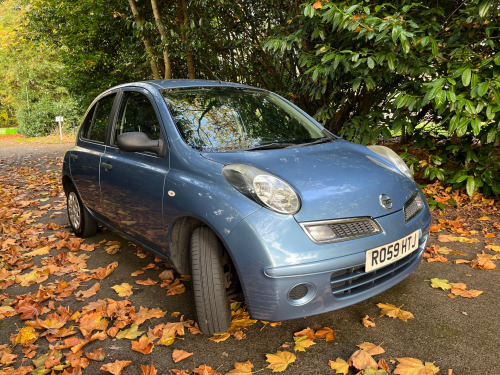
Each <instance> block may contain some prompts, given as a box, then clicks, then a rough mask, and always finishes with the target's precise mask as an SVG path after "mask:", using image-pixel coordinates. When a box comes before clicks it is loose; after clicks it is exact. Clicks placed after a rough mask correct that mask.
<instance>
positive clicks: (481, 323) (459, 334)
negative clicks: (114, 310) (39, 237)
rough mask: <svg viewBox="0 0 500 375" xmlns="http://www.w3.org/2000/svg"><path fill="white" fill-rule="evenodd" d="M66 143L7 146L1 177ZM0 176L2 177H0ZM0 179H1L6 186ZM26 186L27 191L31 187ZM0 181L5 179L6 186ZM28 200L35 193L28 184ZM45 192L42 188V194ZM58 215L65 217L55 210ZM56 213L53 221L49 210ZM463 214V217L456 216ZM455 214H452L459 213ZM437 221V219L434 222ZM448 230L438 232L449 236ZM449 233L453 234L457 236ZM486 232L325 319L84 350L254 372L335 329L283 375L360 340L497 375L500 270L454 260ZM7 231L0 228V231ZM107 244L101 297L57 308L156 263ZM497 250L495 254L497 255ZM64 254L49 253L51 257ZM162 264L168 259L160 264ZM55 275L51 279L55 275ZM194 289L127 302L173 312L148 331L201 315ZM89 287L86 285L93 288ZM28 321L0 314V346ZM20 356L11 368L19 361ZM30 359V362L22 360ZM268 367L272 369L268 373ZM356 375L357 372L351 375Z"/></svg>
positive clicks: (45, 161) (388, 356) (98, 257)
mask: <svg viewBox="0 0 500 375" xmlns="http://www.w3.org/2000/svg"><path fill="white" fill-rule="evenodd" d="M67 147H68V146H67V145H62V146H57V145H51V146H37V147H30V146H17V147H9V149H0V177H1V176H5V175H6V174H8V173H11V175H12V176H14V177H15V173H13V172H12V171H13V170H15V168H19V167H22V166H29V165H33V166H35V168H36V169H38V170H40V171H42V172H44V173H55V172H51V171H54V169H57V168H59V166H58V165H57V163H55V162H57V160H58V158H60V157H61V156H62V155H63V152H64V150H65V149H66V148H67ZM0 181H1V180H0ZM0 184H1V182H0ZM27 186H28V187H27ZM1 189H2V186H1V185H0V192H1ZM19 189H29V184H28V185H26V181H25V180H24V182H22V184H21V185H20V187H19ZM26 193H27V194H28V196H29V195H30V194H31V195H33V194H34V193H33V192H30V191H29V190H26ZM36 194H38V193H36ZM50 202H51V203H52V205H53V206H57V205H58V204H61V203H63V202H64V199H63V198H62V197H56V198H52V199H51V200H50ZM57 212H59V213H57ZM60 212H62V210H61V209H53V210H50V211H49V212H48V214H46V215H42V217H41V218H40V219H38V221H37V222H42V223H47V222H55V223H57V224H59V225H63V226H66V225H67V217H66V213H65V212H64V213H60ZM54 213H56V214H55V217H53V218H51V217H50V215H51V214H54ZM457 215H458V213H457ZM468 215H469V220H476V219H477V218H478V217H480V216H482V212H481V209H480V208H477V209H471V210H469V211H468ZM489 216H490V218H491V220H496V221H497V222H498V221H499V217H498V211H497V213H496V214H495V215H492V214H491V213H490V214H489ZM452 219H454V217H452ZM434 220H436V217H435V218H434ZM447 233H448V232H447V231H443V232H441V233H440V234H447ZM51 234H53V231H51V230H47V229H46V230H45V232H44V233H43V235H51ZM450 234H452V233H451V232H450ZM482 235H483V234H482V233H479V234H478V235H477V236H476V237H477V238H478V239H479V242H478V243H475V244H467V243H449V244H442V243H439V242H438V241H437V236H436V235H435V234H433V235H432V237H431V238H430V241H429V243H428V245H432V244H439V245H441V246H443V245H447V246H448V247H450V248H453V249H454V250H460V251H463V252H466V255H462V256H453V255H449V256H448V258H449V261H448V263H437V262H436V263H428V262H426V261H422V264H421V265H420V267H419V268H418V269H417V271H416V272H415V273H413V274H412V275H411V276H410V277H408V278H407V279H406V280H404V281H403V282H402V283H400V284H399V285H397V286H395V287H393V288H392V289H390V290H388V291H386V292H384V293H382V294H380V295H378V296H376V297H374V298H371V299H369V300H367V301H364V302H361V303H359V304H357V305H354V306H351V307H348V308H344V309H342V310H339V311H335V312H331V313H327V314H322V315H319V316H314V317H309V318H303V319H297V320H292V321H286V322H282V324H281V326H277V327H271V326H269V325H264V324H263V323H261V322H257V323H255V324H254V325H252V326H249V327H248V328H247V329H246V330H245V333H246V335H247V337H246V338H245V339H243V340H241V341H236V340H235V339H234V338H233V337H231V338H229V339H228V340H226V341H224V342H220V343H215V342H213V341H210V340H209V339H208V337H206V336H202V335H192V334H190V333H186V335H185V336H182V337H180V338H179V339H176V341H175V342H174V344H172V345H171V346H160V345H156V346H155V347H154V350H153V351H152V353H151V354H148V355H143V354H140V353H137V352H134V351H132V350H130V340H126V339H121V340H118V339H114V340H112V339H106V340H105V341H102V342H94V343H91V344H89V345H88V347H86V349H85V350H87V351H89V350H93V349H95V348H99V347H102V348H103V350H104V352H105V353H106V358H105V360H104V362H105V363H108V362H113V361H114V360H115V359H119V360H131V361H132V364H131V365H130V366H128V367H127V368H126V369H125V370H124V372H123V374H138V373H140V365H141V364H144V365H150V364H151V363H153V364H154V365H155V367H156V369H158V370H159V371H158V373H159V374H167V373H169V371H170V370H171V369H173V368H176V369H186V370H189V371H191V370H193V369H194V368H195V367H197V366H199V365H202V364H207V365H209V366H211V367H212V368H213V369H217V371H219V372H220V373H227V372H229V371H230V370H232V369H233V368H234V367H233V365H234V363H235V362H245V361H247V360H250V361H251V362H252V364H253V365H254V371H256V370H260V369H264V368H265V367H266V366H267V365H268V363H267V362H266V355H265V354H266V353H275V352H276V351H277V350H288V351H291V352H293V334H294V332H297V331H299V330H302V329H304V328H307V327H311V328H316V329H317V328H319V327H324V326H327V327H330V328H332V329H333V330H334V331H335V333H336V338H335V340H333V341H330V342H324V341H320V340H316V345H314V346H312V347H310V348H308V349H307V350H306V352H296V353H295V354H296V356H297V359H296V361H295V362H294V363H293V364H292V365H290V366H289V367H288V369H287V370H286V371H285V372H284V374H329V373H332V374H333V373H335V371H333V370H331V369H330V368H329V367H328V361H329V360H333V361H335V359H336V358H337V357H339V358H342V359H344V360H348V359H349V357H350V355H351V354H352V353H353V352H354V351H356V350H357V349H358V348H357V345H359V344H361V343H363V342H371V343H374V344H380V345H381V346H382V347H383V348H384V349H385V353H384V354H382V355H379V356H376V357H375V358H376V359H377V360H378V359H379V358H384V359H385V360H386V361H387V363H388V364H389V366H390V367H391V369H392V370H394V368H395V367H396V364H397V362H395V359H396V358H399V357H414V358H418V359H420V360H422V361H426V362H435V365H436V366H439V367H440V368H441V371H440V372H439V373H440V374H448V373H449V369H451V370H452V374H454V375H468V374H491V375H494V374H498V373H500V370H498V363H499V354H498V346H499V343H500V339H499V332H500V313H499V309H500V306H499V305H500V302H499V301H500V288H499V281H500V277H499V275H500V273H499V272H500V271H499V270H498V269H495V270H478V269H472V268H471V267H470V265H467V264H453V263H452V262H451V261H452V260H454V259H457V258H463V259H469V260H472V259H474V258H475V254H476V253H480V252H481V251H482V250H483V249H484V248H485V243H484V238H483V237H482ZM0 236H1V234H0ZM101 240H108V241H109V240H116V241H121V242H122V243H123V245H122V249H121V251H120V252H118V253H117V254H115V255H108V254H107V253H106V252H105V251H104V249H103V248H102V247H98V248H96V250H94V251H93V252H90V253H88V255H89V256H90V257H89V259H88V261H87V262H88V265H87V268H89V269H93V268H96V267H102V266H106V265H108V264H109V263H111V262H113V261H117V262H118V264H119V266H118V267H117V268H116V269H115V270H114V271H113V273H111V275H110V276H109V277H108V278H106V279H104V280H102V281H101V290H100V291H99V292H98V293H97V295H96V296H94V297H92V298H91V299H89V300H88V301H85V302H81V301H76V300H75V299H74V298H73V297H69V298H67V299H65V300H63V301H60V302H57V303H56V306H57V305H59V304H60V305H62V306H70V307H71V309H72V310H73V311H76V310H77V309H79V308H80V307H82V306H84V305H86V304H88V303H89V301H94V300H97V299H99V298H101V299H103V298H113V299H120V298H119V297H117V295H116V293H115V292H114V291H113V290H112V289H111V287H112V286H114V285H116V284H120V283H123V282H129V283H131V284H134V279H135V278H134V277H132V276H131V273H132V272H134V271H136V270H139V269H141V268H142V267H145V266H146V265H148V264H150V263H155V262H154V259H153V258H152V257H147V258H144V259H142V258H139V257H138V256H136V255H135V253H136V250H135V249H134V248H133V247H131V246H130V245H129V244H127V242H126V241H125V240H122V239H121V238H119V237H118V236H116V235H115V234H113V233H110V232H109V231H106V230H102V231H100V232H98V234H97V235H96V236H95V237H93V238H90V239H87V240H86V241H85V243H89V244H90V243H97V242H99V241H101ZM494 243H495V244H497V245H498V244H499V233H498V230H497V232H496V238H494ZM490 253H491V252H490ZM55 254H57V251H56V250H52V251H51V253H50V255H55ZM155 264H158V265H160V266H161V263H155ZM162 270H163V268H160V269H158V270H154V269H149V270H146V271H145V273H144V274H142V275H140V278H141V279H145V278H147V277H150V278H152V279H158V275H159V273H160V272H161V271H162ZM435 277H438V278H441V279H447V280H449V281H450V282H464V283H466V284H467V286H468V288H469V289H476V290H481V291H483V294H481V295H480V296H479V297H477V298H472V299H467V298H461V297H457V298H453V299H452V298H450V297H448V295H447V293H446V292H444V291H442V290H439V289H433V288H431V287H430V282H429V280H430V279H431V278H435ZM51 280H54V279H53V278H52V276H51V279H49V281H51ZM185 284H186V287H187V291H186V293H184V294H180V295H176V296H166V293H165V289H164V288H160V287H159V286H158V285H153V286H142V285H135V284H134V290H133V292H134V294H133V295H132V296H131V297H130V300H131V301H132V302H133V304H134V306H136V308H137V310H138V308H139V306H144V307H149V308H153V307H160V308H161V309H163V310H166V311H167V314H166V316H165V317H164V318H162V319H154V320H153V321H146V322H145V323H143V325H141V329H143V330H147V328H148V327H154V326H155V325H156V324H159V323H166V322H167V321H178V319H179V318H178V317H172V316H171V314H172V313H174V312H180V313H181V315H183V316H184V319H194V318H195V316H194V308H193V300H192V298H193V297H192V293H191V286H190V283H189V282H185ZM91 285H92V283H89V284H88V285H86V286H85V287H83V288H82V289H87V288H88V287H90V286H91ZM37 289H38V285H36V284H35V285H32V286H30V287H21V286H19V285H13V286H11V287H9V288H7V289H6V290H5V293H9V294H10V296H11V297H12V298H14V297H15V296H16V295H20V294H24V293H33V292H34V291H36V290H37ZM377 303H391V304H394V305H396V306H398V307H400V306H402V308H403V309H404V310H407V311H410V312H411V313H413V315H414V316H415V318H414V319H410V320H408V322H403V321H401V320H399V319H392V318H388V317H379V313H380V309H379V308H378V307H377V306H376V304H377ZM365 315H369V316H370V317H373V318H375V319H374V321H375V324H376V327H374V328H366V327H364V326H363V325H362V324H361V318H363V317H364V316H365ZM23 326H24V322H22V321H20V320H19V318H18V316H14V317H10V318H5V319H3V320H0V345H2V344H9V345H10V336H11V334H12V333H17V329H18V328H20V327H23ZM44 341H45V340H41V339H39V340H38V341H37V344H40V348H39V349H38V352H37V356H36V357H38V356H39V355H41V354H43V353H45V352H46V351H47V350H48V346H47V344H46V343H44ZM285 343H289V344H290V347H288V348H283V347H281V346H282V345H283V344H285ZM174 349H183V350H186V351H188V352H192V353H194V355H193V356H191V357H189V358H188V359H186V360H184V361H182V362H180V363H178V364H174V363H173V361H172V358H171V354H172V351H173V350H174ZM14 353H15V354H19V358H20V359H21V358H22V356H23V354H22V353H21V350H20V348H19V347H17V348H15V349H14ZM20 359H19V360H18V361H17V363H16V364H15V365H14V367H18V366H19V365H20V364H21V360H20ZM29 363H30V360H27V361H26V362H25V363H23V364H24V365H27V364H29ZM101 365H102V362H94V361H91V363H90V365H89V366H88V367H87V368H86V369H84V370H83V373H84V374H91V373H104V372H103V371H101V370H99V368H100V366H101ZM262 373H269V374H270V373H271V370H269V369H265V370H263V371H262ZM351 373H354V372H351Z"/></svg>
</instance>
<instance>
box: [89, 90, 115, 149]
mask: <svg viewBox="0 0 500 375" xmlns="http://www.w3.org/2000/svg"><path fill="white" fill-rule="evenodd" d="M115 97H116V94H110V95H107V96H105V97H104V98H102V99H101V100H99V101H98V102H97V103H96V104H94V106H93V108H92V109H91V110H90V111H89V113H88V114H87V117H86V118H85V121H84V123H83V127H82V138H85V139H88V140H91V141H95V142H100V143H104V142H106V136H107V132H108V123H109V116H110V114H111V109H112V108H113V102H114V100H115Z"/></svg>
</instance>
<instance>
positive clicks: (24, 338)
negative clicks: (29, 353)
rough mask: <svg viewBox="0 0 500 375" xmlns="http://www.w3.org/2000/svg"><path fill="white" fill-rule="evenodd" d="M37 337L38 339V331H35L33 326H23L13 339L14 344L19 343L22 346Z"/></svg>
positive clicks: (31, 342)
mask: <svg viewBox="0 0 500 375" xmlns="http://www.w3.org/2000/svg"><path fill="white" fill-rule="evenodd" d="M37 339H38V333H37V332H36V330H35V328H33V327H23V328H21V330H20V331H19V333H18V334H17V336H16V339H15V340H14V345H15V344H21V345H22V346H24V347H26V346H30V345H31V344H33V343H34V342H35V341H36V340H37Z"/></svg>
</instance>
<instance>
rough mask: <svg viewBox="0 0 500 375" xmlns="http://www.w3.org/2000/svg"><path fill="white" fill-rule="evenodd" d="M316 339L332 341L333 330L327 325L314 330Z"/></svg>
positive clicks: (333, 336)
mask: <svg viewBox="0 0 500 375" xmlns="http://www.w3.org/2000/svg"><path fill="white" fill-rule="evenodd" d="M314 335H315V337H316V338H317V339H320V340H323V339H324V340H325V341H326V342H329V341H332V340H334V339H335V331H334V330H333V329H331V328H329V327H323V328H320V329H318V330H317V331H316V333H315V334H314Z"/></svg>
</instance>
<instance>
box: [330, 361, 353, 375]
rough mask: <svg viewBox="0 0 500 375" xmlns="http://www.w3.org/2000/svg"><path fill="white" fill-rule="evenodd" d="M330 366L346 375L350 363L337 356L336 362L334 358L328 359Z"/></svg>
mask: <svg viewBox="0 0 500 375" xmlns="http://www.w3.org/2000/svg"><path fill="white" fill-rule="evenodd" d="M328 366H330V368H331V369H332V370H335V373H336V374H344V375H345V374H347V373H348V372H349V364H348V363H347V362H346V361H344V360H343V359H342V358H337V359H336V360H335V362H334V361H332V360H330V361H328Z"/></svg>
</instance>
